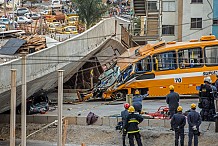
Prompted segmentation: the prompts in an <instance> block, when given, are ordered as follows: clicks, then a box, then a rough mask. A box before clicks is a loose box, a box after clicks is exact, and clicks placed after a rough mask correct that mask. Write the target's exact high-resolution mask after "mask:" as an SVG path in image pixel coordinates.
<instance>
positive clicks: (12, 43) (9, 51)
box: [0, 38, 26, 55]
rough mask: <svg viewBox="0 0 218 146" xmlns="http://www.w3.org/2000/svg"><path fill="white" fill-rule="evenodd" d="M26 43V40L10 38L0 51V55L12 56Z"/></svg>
mask: <svg viewBox="0 0 218 146" xmlns="http://www.w3.org/2000/svg"><path fill="white" fill-rule="evenodd" d="M25 43H26V40H22V39H17V38H11V39H9V40H8V41H7V43H6V44H5V45H4V46H2V48H1V49H0V54H4V55H14V54H15V53H16V52H17V50H18V49H19V48H20V47H21V46H22V45H23V44H25Z"/></svg>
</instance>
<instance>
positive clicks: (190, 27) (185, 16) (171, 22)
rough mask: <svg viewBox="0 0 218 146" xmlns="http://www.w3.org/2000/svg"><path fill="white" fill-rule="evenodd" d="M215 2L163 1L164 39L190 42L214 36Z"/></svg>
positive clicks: (190, 0) (192, 0) (195, 0)
mask: <svg viewBox="0 0 218 146" xmlns="http://www.w3.org/2000/svg"><path fill="white" fill-rule="evenodd" d="M213 4H214V3H213V0H162V6H163V7H162V39H163V40H166V41H174V40H175V41H188V40H190V39H199V38H200V36H202V35H210V34H212V23H213V21H212V20H213V17H214V16H213V13H214V12H213V6H214V5H213Z"/></svg>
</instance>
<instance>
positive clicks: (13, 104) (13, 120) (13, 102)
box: [10, 69, 17, 146]
mask: <svg viewBox="0 0 218 146" xmlns="http://www.w3.org/2000/svg"><path fill="white" fill-rule="evenodd" d="M16 76H17V73H16V69H11V113H10V146H15V124H16Z"/></svg>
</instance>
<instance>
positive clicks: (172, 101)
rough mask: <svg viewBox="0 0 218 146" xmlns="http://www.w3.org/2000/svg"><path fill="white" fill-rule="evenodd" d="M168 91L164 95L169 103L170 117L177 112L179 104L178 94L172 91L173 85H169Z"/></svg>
mask: <svg viewBox="0 0 218 146" xmlns="http://www.w3.org/2000/svg"><path fill="white" fill-rule="evenodd" d="M169 89H170V93H169V94H168V95H167V96H166V102H167V104H168V105H169V112H170V118H172V117H173V115H174V114H175V113H176V112H177V108H178V106H179V94H178V93H176V92H174V86H173V85H170V86H169Z"/></svg>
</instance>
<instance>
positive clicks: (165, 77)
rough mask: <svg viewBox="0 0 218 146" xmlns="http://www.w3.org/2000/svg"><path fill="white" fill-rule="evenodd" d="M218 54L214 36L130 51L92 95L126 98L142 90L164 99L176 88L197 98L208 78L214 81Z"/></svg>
mask: <svg viewBox="0 0 218 146" xmlns="http://www.w3.org/2000/svg"><path fill="white" fill-rule="evenodd" d="M127 54H129V56H128V57H126V56H127ZM217 55H218V40H216V38H215V36H213V35H210V36H202V37H201V38H200V40H190V41H189V42H168V43H165V42H163V41H161V42H159V43H157V44H147V45H145V46H139V47H136V48H131V49H129V51H128V53H125V54H122V55H121V56H120V57H119V59H118V60H117V63H116V64H115V65H114V66H113V67H111V68H110V69H109V70H107V71H106V72H104V73H103V75H102V76H100V78H99V80H100V82H99V84H98V85H96V86H95V88H94V90H92V91H91V94H92V96H94V97H97V98H125V97H126V95H127V94H133V93H134V91H135V90H136V89H139V90H140V93H141V94H142V95H145V94H147V96H148V97H165V96H166V95H167V94H168V93H169V89H168V87H169V85H174V87H175V91H176V92H178V93H179V94H180V95H184V96H185V95H197V94H198V92H199V91H198V90H199V88H200V85H201V84H202V83H203V79H204V77H205V76H210V77H211V79H212V81H213V82H215V80H216V76H215V74H216V72H218V57H217ZM87 95H89V97H90V94H87ZM84 99H87V98H86V96H84Z"/></svg>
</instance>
